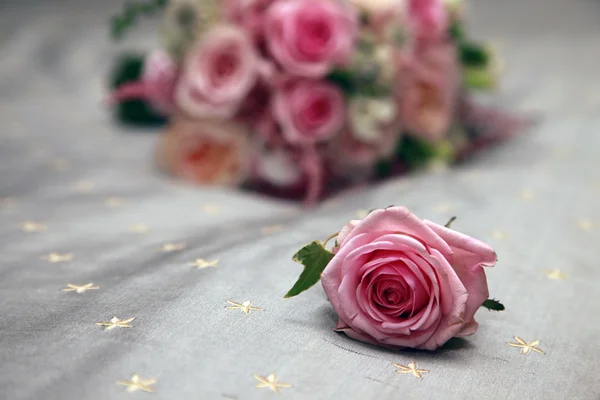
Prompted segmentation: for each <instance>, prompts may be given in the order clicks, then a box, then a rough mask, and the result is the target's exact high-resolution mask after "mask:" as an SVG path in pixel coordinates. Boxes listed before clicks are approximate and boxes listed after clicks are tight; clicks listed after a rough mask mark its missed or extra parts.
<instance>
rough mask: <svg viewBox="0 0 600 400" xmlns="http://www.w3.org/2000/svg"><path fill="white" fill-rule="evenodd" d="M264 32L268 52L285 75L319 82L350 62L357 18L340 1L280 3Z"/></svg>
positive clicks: (273, 8) (290, 0) (285, 0)
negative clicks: (332, 70)
mask: <svg viewBox="0 0 600 400" xmlns="http://www.w3.org/2000/svg"><path fill="white" fill-rule="evenodd" d="M265 28H266V32H265V34H266V40H267V44H268V48H269V50H270V52H271V54H272V56H273V58H275V59H276V60H277V61H278V62H279V64H281V66H282V67H283V68H284V69H285V70H286V71H288V72H290V73H291V74H294V75H299V76H304V77H312V78H318V77H322V76H324V75H325V74H327V73H328V72H329V71H330V70H331V69H332V68H333V66H335V65H339V64H345V63H347V62H348V61H349V59H350V55H351V53H352V51H353V50H354V38H355V35H356V31H357V17H356V13H355V10H354V9H353V8H352V7H350V6H349V5H348V4H346V3H344V2H342V1H339V0H327V1H323V0H281V1H278V2H276V3H274V4H273V5H272V6H271V7H270V8H269V10H268V11H267V19H266V21H265Z"/></svg>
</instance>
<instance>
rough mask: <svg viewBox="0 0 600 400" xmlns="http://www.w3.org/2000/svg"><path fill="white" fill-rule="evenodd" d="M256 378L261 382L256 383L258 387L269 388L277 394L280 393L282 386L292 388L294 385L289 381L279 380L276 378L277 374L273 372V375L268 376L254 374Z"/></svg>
mask: <svg viewBox="0 0 600 400" xmlns="http://www.w3.org/2000/svg"><path fill="white" fill-rule="evenodd" d="M254 379H256V380H257V381H258V382H259V383H257V384H256V387H257V388H258V389H262V388H269V389H271V390H272V391H273V392H275V393H277V394H279V389H281V388H291V387H292V385H290V384H289V383H281V382H278V381H277V378H275V374H271V375H269V376H267V377H266V378H265V377H264V376H260V375H254Z"/></svg>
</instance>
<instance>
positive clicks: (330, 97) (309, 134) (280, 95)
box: [272, 79, 346, 144]
mask: <svg viewBox="0 0 600 400" xmlns="http://www.w3.org/2000/svg"><path fill="white" fill-rule="evenodd" d="M272 108H273V115H274V117H275V119H276V120H277V121H278V122H279V124H280V125H281V129H282V135H283V137H284V138H285V139H286V140H287V141H288V142H289V143H292V144H313V143H318V142H322V141H324V140H327V139H330V138H331V137H333V136H334V135H335V134H336V133H338V132H339V131H340V130H341V128H342V126H343V125H344V121H345V117H346V104H345V102H344V97H343V94H342V92H341V90H340V89H339V88H338V87H337V86H335V85H333V84H331V83H328V82H325V81H313V80H308V79H298V80H296V79H289V80H287V81H285V82H282V83H281V85H280V87H279V88H278V89H277V91H276V93H275V96H274V99H273V103H272Z"/></svg>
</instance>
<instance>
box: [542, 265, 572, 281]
mask: <svg viewBox="0 0 600 400" xmlns="http://www.w3.org/2000/svg"><path fill="white" fill-rule="evenodd" d="M546 277H547V278H548V279H552V280H554V281H562V280H563V279H565V278H566V277H567V275H566V274H565V273H563V272H562V271H561V270H560V269H558V268H555V269H553V270H552V271H548V272H546Z"/></svg>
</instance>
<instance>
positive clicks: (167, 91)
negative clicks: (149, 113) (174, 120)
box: [141, 50, 179, 115]
mask: <svg viewBox="0 0 600 400" xmlns="http://www.w3.org/2000/svg"><path fill="white" fill-rule="evenodd" d="M178 72H179V71H178V68H177V65H176V64H175V62H174V61H173V59H172V58H171V56H169V54H167V53H166V52H164V51H162V50H155V51H152V52H150V53H149V54H148V56H146V59H145V60H144V67H143V70H142V77H141V78H142V82H143V83H144V84H145V85H146V86H147V87H148V88H149V90H148V92H149V93H148V95H147V96H146V99H147V100H148V102H149V103H150V105H151V106H152V107H153V108H154V109H155V110H157V111H159V112H160V113H161V114H165V115H168V114H170V113H171V112H172V111H173V110H174V109H175V100H174V95H173V94H174V91H175V84H176V82H177V78H178Z"/></svg>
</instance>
